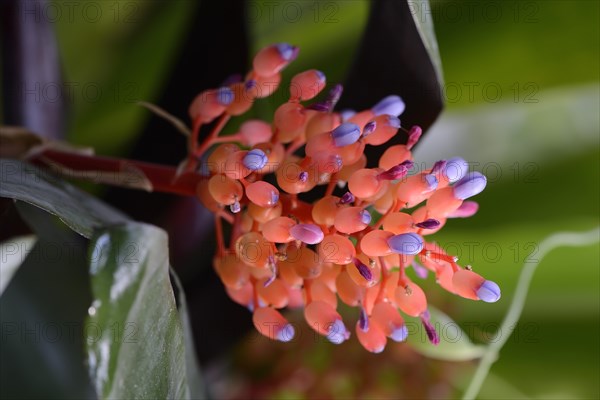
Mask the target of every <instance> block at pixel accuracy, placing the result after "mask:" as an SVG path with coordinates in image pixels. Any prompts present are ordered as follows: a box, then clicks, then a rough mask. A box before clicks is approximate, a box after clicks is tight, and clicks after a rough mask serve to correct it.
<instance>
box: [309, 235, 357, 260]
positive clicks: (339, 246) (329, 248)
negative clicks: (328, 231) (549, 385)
mask: <svg viewBox="0 0 600 400" xmlns="http://www.w3.org/2000/svg"><path fill="white" fill-rule="evenodd" d="M318 250H319V255H320V257H321V259H322V260H323V262H329V263H334V264H339V265H344V264H348V263H349V262H351V261H352V260H353V259H354V257H356V249H355V248H354V244H353V243H352V242H351V241H350V239H348V238H347V237H344V236H341V235H338V234H333V235H326V236H325V237H324V238H323V240H322V241H321V243H320V244H319V247H318Z"/></svg>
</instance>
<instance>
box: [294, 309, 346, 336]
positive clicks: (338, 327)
mask: <svg viewBox="0 0 600 400" xmlns="http://www.w3.org/2000/svg"><path fill="white" fill-rule="evenodd" d="M304 317H305V318H306V322H307V323H308V325H309V326H310V327H311V328H312V329H314V330H315V331H317V332H318V333H320V334H321V335H324V336H326V337H327V339H328V340H329V341H330V342H332V343H335V344H340V343H342V342H344V341H345V340H347V339H348V338H349V337H350V332H348V330H347V329H346V326H345V325H344V323H343V321H342V317H341V316H340V314H338V312H337V311H335V308H333V307H332V306H331V305H330V304H328V303H326V302H324V301H313V302H312V303H310V304H308V305H307V306H306V308H305V309H304Z"/></svg>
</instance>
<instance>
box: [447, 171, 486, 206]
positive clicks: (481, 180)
mask: <svg viewBox="0 0 600 400" xmlns="http://www.w3.org/2000/svg"><path fill="white" fill-rule="evenodd" d="M486 184H487V179H486V177H485V176H484V175H482V174H481V173H479V172H469V173H468V174H467V175H465V176H464V177H463V178H462V179H461V180H460V181H458V182H456V184H455V185H454V187H453V188H454V191H453V193H454V197H456V198H457V199H460V200H465V199H468V198H469V197H472V196H475V195H476V194H479V193H481V192H482V191H483V189H485V185H486Z"/></svg>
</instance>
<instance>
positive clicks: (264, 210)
mask: <svg viewBox="0 0 600 400" xmlns="http://www.w3.org/2000/svg"><path fill="white" fill-rule="evenodd" d="M281 210H282V205H281V202H278V203H277V204H275V206H274V207H260V206H257V205H256V204H254V203H249V204H248V215H249V216H250V217H251V218H252V219H254V220H255V221H256V222H258V223H261V224H264V223H265V222H268V221H270V220H272V219H273V218H277V217H280V216H281Z"/></svg>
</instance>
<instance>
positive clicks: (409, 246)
mask: <svg viewBox="0 0 600 400" xmlns="http://www.w3.org/2000/svg"><path fill="white" fill-rule="evenodd" d="M387 243H388V245H389V246H390V249H391V250H392V251H393V252H394V253H398V254H407V255H415V254H419V253H420V252H421V250H423V238H422V237H421V236H419V235H417V234H416V233H412V232H410V233H402V234H400V235H395V236H392V237H391V238H389V239H388V241H387Z"/></svg>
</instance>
